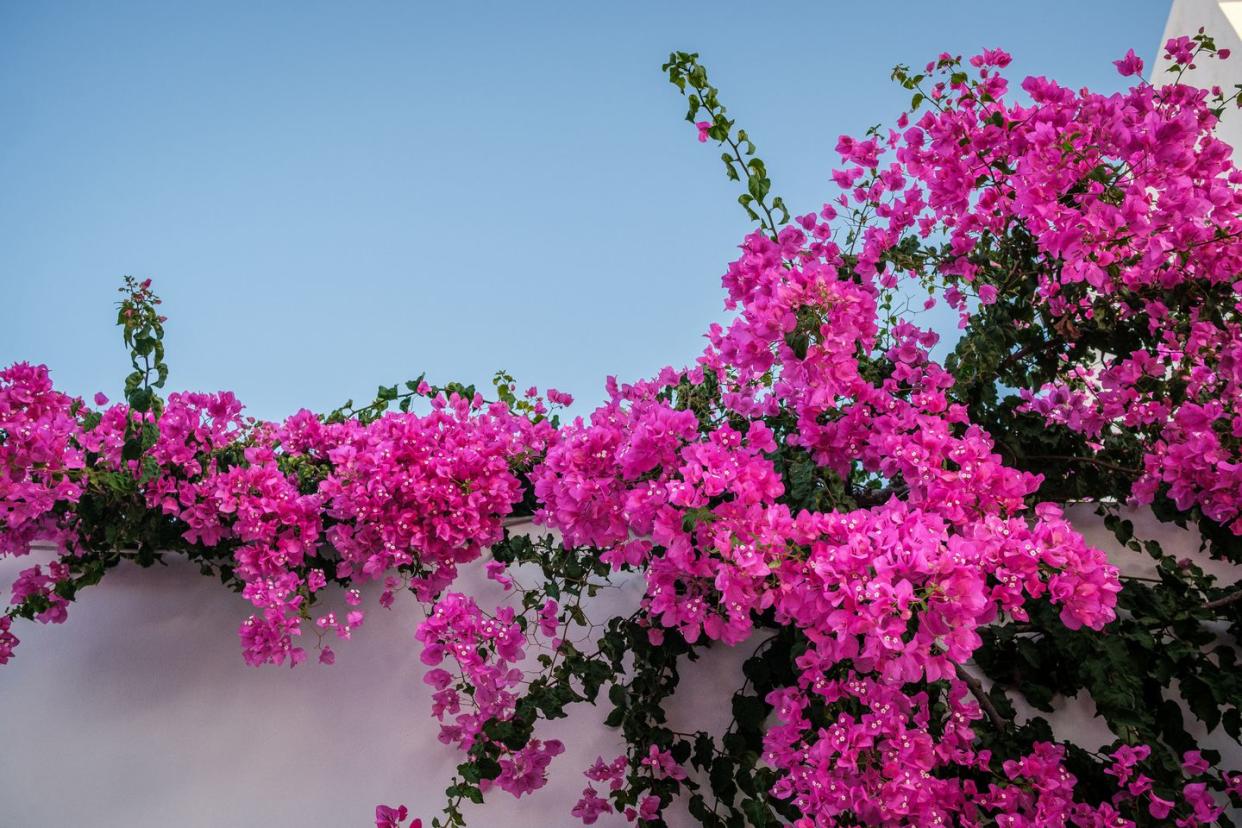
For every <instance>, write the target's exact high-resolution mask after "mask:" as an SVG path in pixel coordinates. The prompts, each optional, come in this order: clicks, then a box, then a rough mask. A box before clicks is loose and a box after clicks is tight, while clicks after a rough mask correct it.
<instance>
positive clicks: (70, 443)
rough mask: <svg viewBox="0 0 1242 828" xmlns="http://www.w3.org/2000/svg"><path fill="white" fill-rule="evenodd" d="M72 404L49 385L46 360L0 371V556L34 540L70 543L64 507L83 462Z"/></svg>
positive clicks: (77, 486) (74, 496)
mask: <svg viewBox="0 0 1242 828" xmlns="http://www.w3.org/2000/svg"><path fill="white" fill-rule="evenodd" d="M76 405H80V401H78V400H74V399H73V398H71V397H69V396H67V395H65V394H62V393H60V392H59V391H56V390H55V389H53V388H52V380H51V378H50V377H49V376H48V371H47V368H46V367H45V366H42V365H38V366H34V365H29V364H27V363H25V362H19V363H17V364H16V365H11V366H9V367H8V368H5V369H4V370H3V371H0V526H3V527H4V528H3V531H0V557H3V556H6V555H24V554H26V553H27V552H28V551H29V549H30V545H31V544H32V543H34V542H36V541H47V542H53V543H57V544H59V545H60V546H61V548H62V549H63V548H66V547H67V546H69V545H70V544H71V543H72V531H71V529H70V524H71V516H70V515H68V514H67V513H66V508H65V507H67V506H71V505H72V504H74V503H77V501H78V499H79V498H80V497H81V496H82V471H83V468H84V466H85V464H86V458H85V454H84V452H83V450H82V446H81V444H80V443H79V441H78V439H77V438H78V435H79V434H80V433H81V430H80V427H79V424H78V419H77V417H76V416H75V413H74V408H75V406H76Z"/></svg>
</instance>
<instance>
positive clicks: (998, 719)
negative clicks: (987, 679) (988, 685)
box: [957, 664, 1009, 732]
mask: <svg viewBox="0 0 1242 828" xmlns="http://www.w3.org/2000/svg"><path fill="white" fill-rule="evenodd" d="M957 677H958V678H959V679H961V680H962V683H963V684H965V685H966V687H968V688H969V689H970V693H971V695H973V696H974V697H975V699H976V700H978V702H979V706H980V707H981V708H983V712H984V713H986V714H987V717H988V719H989V720H990V721H991V722H992V726H993V727H995V728H996V729H997V730H999V731H1002V732H1004V731H1006V730H1008V729H1009V722H1008V720H1006V719H1005V717H1004V716H1002V715H1001V714H1000V711H999V710H997V709H996V705H994V704H992V700H991V699H990V698H988V694H987V693H986V692H984V690H983V682H981V681H979V679H978V677H976V676H975V675H973V674H972V673H970V672H969V671H967V669H966V668H965V667H963V666H962V665H960V664H958V665H957Z"/></svg>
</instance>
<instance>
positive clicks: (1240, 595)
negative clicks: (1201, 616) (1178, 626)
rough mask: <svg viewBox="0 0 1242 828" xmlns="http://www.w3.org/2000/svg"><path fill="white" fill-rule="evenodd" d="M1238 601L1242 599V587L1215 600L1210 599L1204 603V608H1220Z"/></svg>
mask: <svg viewBox="0 0 1242 828" xmlns="http://www.w3.org/2000/svg"><path fill="white" fill-rule="evenodd" d="M1238 601H1242V589H1235V590H1234V591H1233V592H1230V593H1229V594H1228V595H1222V596H1221V597H1219V598H1217V599H1216V600H1215V601H1208V602H1207V603H1206V604H1204V605H1203V608H1204V609H1205V610H1214V609H1220V608H1221V607H1227V606H1229V605H1230V604H1236V603H1237V602H1238Z"/></svg>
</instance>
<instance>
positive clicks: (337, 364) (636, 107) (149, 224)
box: [0, 0, 1169, 418]
mask: <svg viewBox="0 0 1242 828" xmlns="http://www.w3.org/2000/svg"><path fill="white" fill-rule="evenodd" d="M1168 5H1169V4H1168V2H1167V0H1118V1H1116V2H1115V1H1114V0H1093V2H1082V0H1075V2H1063V0H1056V2H1050V1H1049V0H1045V1H1044V2H1039V3H1010V2H997V1H996V0H992V1H991V2H953V3H924V2H890V3H871V2H868V3H863V2H856V3H848V4H847V3H828V2H822V3H782V4H757V3H729V2H725V3H721V2H716V3H684V4H669V3H642V2H627V3H614V4H609V5H604V4H597V3H582V2H578V3H563V4H548V3H538V2H526V3H513V4H480V3H435V4H431V3H425V4H424V3H413V2H406V3H366V4H347V3H329V2H299V3H262V4H255V3H234V4H229V3H210V4H188V3H172V2H151V3H134V2H111V3H81V4H70V3H61V2H47V3H5V4H2V5H0V109H2V111H3V128H2V129H0V193H3V195H0V285H2V286H3V301H0V363H5V364H7V363H9V362H12V361H15V360H29V361H33V362H43V363H47V364H48V365H49V366H51V368H52V371H53V377H54V379H55V380H56V382H57V383H58V385H60V386H61V387H62V388H64V389H65V390H67V391H69V392H71V393H75V394H83V395H88V394H92V393H94V392H95V391H96V390H103V391H104V392H106V393H108V394H109V395H111V396H114V397H115V396H116V395H117V391H118V390H119V387H120V381H121V379H122V378H123V377H124V375H125V373H126V369H127V366H128V362H127V359H126V356H125V353H124V350H123V348H122V346H121V344H120V338H119V335H118V334H117V332H116V329H115V328H114V327H113V322H114V321H115V318H114V312H113V308H112V305H113V302H114V301H115V298H116V294H115V289H116V287H117V285H118V284H119V283H120V278H121V276H122V275H123V274H127V273H128V274H133V275H135V276H139V277H143V278H145V277H148V276H150V277H154V279H155V281H156V286H157V289H158V291H159V292H160V293H161V294H162V295H163V296H164V298H165V308H166V313H167V314H168V316H169V317H170V321H169V326H168V327H169V330H168V337H167V347H168V362H169V363H170V365H171V367H172V376H171V378H170V381H169V386H170V388H173V389H177V388H188V389H196V390H219V389H225V388H227V389H232V390H234V391H236V392H237V394H238V396H239V397H240V398H241V399H242V400H243V401H244V402H246V403H247V405H248V407H249V409H250V411H251V413H253V414H255V415H257V416H261V417H268V418H278V417H282V416H284V415H286V414H288V413H290V412H292V411H294V410H296V409H298V408H301V407H309V408H312V409H316V410H327V409H331V408H333V407H335V406H336V405H337V404H339V403H340V402H342V401H343V400H344V399H345V398H347V397H350V396H353V397H355V398H369V396H370V395H371V394H372V393H373V392H374V389H375V386H376V385H377V384H379V383H385V384H387V383H392V382H397V381H400V380H402V379H405V378H408V377H413V376H416V375H417V374H419V373H421V372H422V371H427V372H428V373H429V376H430V377H431V378H432V379H434V380H440V381H447V380H450V379H459V380H462V381H466V382H471V381H475V382H480V383H485V382H486V381H487V379H488V378H490V376H491V375H492V373H493V372H494V371H495V370H496V369H497V368H505V369H507V370H509V371H510V372H512V373H513V374H515V375H516V376H517V378H518V379H519V381H521V382H523V383H535V384H539V385H540V386H541V387H542V386H548V385H552V386H555V387H559V388H561V389H563V390H567V391H570V392H572V393H574V394H575V395H576V396H577V397H578V398H579V404H578V405H577V406H575V408H576V409H578V410H583V411H585V410H589V408H590V407H591V405H593V404H594V402H596V401H597V400H598V399H600V398H601V397H602V394H603V391H602V384H603V378H604V377H605V376H606V375H608V374H616V375H617V376H619V377H621V378H623V379H633V378H637V377H640V376H645V375H648V374H650V373H652V372H654V371H655V370H657V369H659V368H660V367H661V366H662V365H665V364H675V365H682V364H685V363H687V362H689V361H691V360H692V359H693V358H694V356H695V355H697V354H698V352H699V351H700V350H701V348H702V340H701V335H702V332H703V331H704V330H705V329H706V327H707V325H708V324H709V323H710V322H711V321H713V320H715V319H718V318H720V317H721V315H722V312H721V298H722V293H721V290H720V286H719V276H720V274H721V273H722V272H723V270H724V268H725V266H726V264H727V263H728V262H729V260H730V259H731V258H732V257H733V254H734V252H735V249H736V246H737V244H738V243H739V241H740V240H741V238H742V236H743V235H744V234H745V233H746V232H747V230H748V229H749V225H748V222H747V220H746V218H745V216H744V215H743V214H742V212H741V210H740V208H738V206H737V205H736V203H735V202H734V198H735V197H736V191H735V190H734V189H733V187H734V185H732V184H731V182H728V181H726V180H725V178H724V175H723V171H722V169H721V165H720V162H719V159H718V156H719V151H713V150H712V148H711V145H707V146H704V145H701V144H699V143H697V142H696V140H695V134H694V130H693V129H692V128H691V127H690V126H689V125H688V124H686V123H685V122H684V121H683V120H682V116H683V114H684V104H683V101H682V99H681V98H680V96H679V95H678V94H677V93H676V90H675V89H673V88H672V87H671V86H669V85H668V84H667V83H666V81H665V80H664V78H663V77H662V75H661V72H660V64H661V63H662V62H663V61H664V59H665V58H666V56H667V54H668V53H669V52H670V51H671V50H674V49H684V50H687V51H698V52H700V53H701V55H702V57H703V60H704V61H705V63H706V64H707V65H708V66H709V68H710V72H711V76H712V79H713V81H714V83H715V84H716V85H717V86H718V87H719V88H720V89H721V97H722V100H723V101H724V103H725V104H726V105H728V106H729V109H730V113H731V114H732V115H733V116H734V117H736V118H737V119H738V121H739V125H741V126H744V127H745V128H747V129H748V130H749V132H750V133H751V135H752V137H753V138H754V140H755V141H756V143H757V144H758V146H759V151H760V155H761V156H762V157H763V158H764V159H765V160H766V161H767V164H768V170H769V173H770V175H771V178H772V180H773V185H774V192H776V193H778V194H782V195H783V196H784V197H785V200H786V201H787V202H788V203H789V205H790V207H791V208H792V209H794V210H795V211H799V212H804V211H806V210H808V209H814V208H817V207H818V206H819V205H820V204H821V203H822V202H823V201H824V200H825V199H826V198H827V197H829V196H830V195H832V194H833V189H832V187H831V185H830V182H829V180H828V174H829V170H830V169H831V167H832V165H833V164H834V162H835V161H836V158H835V155H834V153H833V151H832V148H833V146H834V145H835V143H836V138H837V136H838V135H840V134H842V133H858V132H860V131H861V130H863V129H865V128H866V127H868V126H870V125H872V124H875V123H880V122H887V121H889V120H891V119H892V118H893V117H894V116H895V115H896V114H897V113H898V112H899V111H900V109H901V107H902V105H903V103H905V102H907V101H908V95H906V94H903V93H902V92H901V90H900V89H898V88H896V87H895V85H894V84H892V83H891V82H890V81H889V71H890V69H891V68H892V66H893V65H894V64H895V63H898V62H903V63H910V64H921V63H922V62H924V61H925V60H927V59H928V58H930V57H932V56H934V55H935V54H936V53H938V52H940V51H942V50H947V51H952V52H957V53H964V54H973V53H974V50H977V49H978V48H980V47H983V46H1003V47H1005V48H1007V49H1009V50H1010V51H1011V52H1013V53H1014V54H1015V62H1014V65H1013V66H1012V67H1011V69H1010V72H1011V75H1012V76H1013V77H1015V78H1020V77H1022V76H1025V75H1026V74H1044V75H1048V76H1051V77H1055V78H1057V79H1059V80H1061V81H1062V82H1065V83H1068V84H1070V85H1074V86H1081V85H1089V86H1092V87H1093V88H1097V89H1116V88H1120V86H1121V78H1119V77H1118V76H1117V75H1116V73H1115V72H1114V70H1113V67H1112V64H1111V61H1112V60H1113V59H1115V58H1118V57H1120V56H1121V55H1122V54H1123V53H1124V52H1125V50H1126V49H1127V48H1130V47H1133V48H1134V49H1135V50H1136V51H1137V52H1138V53H1139V54H1140V55H1142V56H1143V57H1144V58H1146V59H1148V60H1149V62H1150V59H1151V58H1152V57H1153V56H1154V55H1155V53H1156V51H1157V48H1158V45H1159V43H1158V41H1159V39H1160V34H1161V31H1162V29H1163V26H1164V22H1165V18H1166V16H1167V13H1168Z"/></svg>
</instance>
